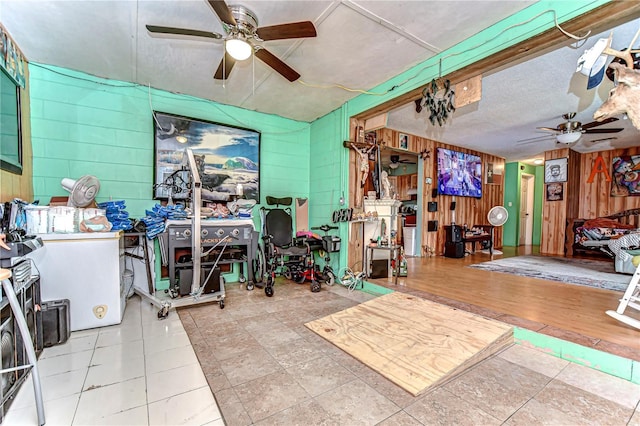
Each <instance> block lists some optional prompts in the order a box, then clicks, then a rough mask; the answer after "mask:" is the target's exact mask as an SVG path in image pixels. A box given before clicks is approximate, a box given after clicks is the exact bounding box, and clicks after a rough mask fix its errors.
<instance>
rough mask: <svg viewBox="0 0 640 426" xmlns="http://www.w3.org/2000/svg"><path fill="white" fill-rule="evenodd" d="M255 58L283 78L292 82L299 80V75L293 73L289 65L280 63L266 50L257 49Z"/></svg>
mask: <svg viewBox="0 0 640 426" xmlns="http://www.w3.org/2000/svg"><path fill="white" fill-rule="evenodd" d="M256 56H257V57H258V59H260V60H261V61H262V62H264V63H265V64H267V65H269V66H270V67H271V68H273V69H274V70H276V71H277V72H279V73H280V74H281V75H282V76H283V77H284V78H286V79H287V80H289V81H291V82H293V81H296V80H297V79H299V78H300V74H298V73H297V72H296V71H294V69H293V68H291V67H290V66H289V65H287V64H285V63H284V62H282V61H281V60H280V59H278V58H277V57H276V56H275V55H274V54H273V53H271V52H269V51H268V50H267V49H264V48H262V49H258V50H256Z"/></svg>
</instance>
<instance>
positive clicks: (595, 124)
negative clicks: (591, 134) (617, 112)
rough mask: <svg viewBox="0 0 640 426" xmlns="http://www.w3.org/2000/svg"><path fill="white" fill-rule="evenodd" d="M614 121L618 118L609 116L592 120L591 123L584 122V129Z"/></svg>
mask: <svg viewBox="0 0 640 426" xmlns="http://www.w3.org/2000/svg"><path fill="white" fill-rule="evenodd" d="M614 121H618V118H616V117H609V118H605V119H604V120H602V121H592V122H591V123H587V124H583V125H582V130H584V129H590V128H592V127H597V126H602V125H603V124H607V123H612V122H614Z"/></svg>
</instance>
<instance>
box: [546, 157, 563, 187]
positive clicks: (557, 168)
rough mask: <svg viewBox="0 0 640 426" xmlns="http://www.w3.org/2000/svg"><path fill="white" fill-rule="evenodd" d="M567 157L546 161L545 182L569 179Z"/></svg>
mask: <svg viewBox="0 0 640 426" xmlns="http://www.w3.org/2000/svg"><path fill="white" fill-rule="evenodd" d="M567 161H568V159H567V157H563V158H556V159H554V160H547V161H545V162H544V183H554V182H566V181H567Z"/></svg>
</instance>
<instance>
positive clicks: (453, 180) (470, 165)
mask: <svg viewBox="0 0 640 426" xmlns="http://www.w3.org/2000/svg"><path fill="white" fill-rule="evenodd" d="M438 194H441V195H457V196H460V197H475V198H481V197H482V160H481V159H480V157H479V156H477V155H473V154H466V153H464V152H458V151H453V150H451V149H445V148H438Z"/></svg>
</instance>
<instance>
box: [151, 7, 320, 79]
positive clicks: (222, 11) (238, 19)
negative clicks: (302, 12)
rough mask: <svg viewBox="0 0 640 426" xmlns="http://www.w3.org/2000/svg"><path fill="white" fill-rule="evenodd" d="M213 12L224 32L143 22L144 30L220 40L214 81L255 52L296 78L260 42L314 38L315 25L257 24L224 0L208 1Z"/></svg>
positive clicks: (244, 10) (248, 13)
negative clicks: (220, 54) (221, 45)
mask: <svg viewBox="0 0 640 426" xmlns="http://www.w3.org/2000/svg"><path fill="white" fill-rule="evenodd" d="M208 2H209V4H210V5H211V7H212V8H213V11H214V12H215V13H216V15H218V18H219V19H220V21H221V22H222V28H223V29H224V31H225V33H226V34H225V35H222V34H218V33H213V32H209V31H200V30H191V29H185V28H173V27H162V26H157V25H147V26H146V27H147V30H149V32H151V33H156V34H177V35H185V36H194V37H205V38H211V39H216V40H219V39H222V40H224V45H225V53H224V57H223V58H222V60H221V61H220V65H218V69H217V70H216V73H215V74H214V78H215V79H217V80H226V79H227V78H228V77H229V74H230V73H231V70H232V69H233V66H234V65H235V63H236V61H242V60H245V59H247V58H249V57H250V56H251V54H252V53H253V54H255V55H256V57H257V58H258V59H260V60H261V61H262V62H264V63H265V64H267V65H269V66H270V67H271V68H273V69H274V70H275V71H276V72H278V73H279V74H281V75H282V76H283V77H284V78H286V79H287V80H289V81H296V80H297V79H298V78H300V74H298V73H297V72H296V71H295V70H294V69H293V68H291V67H290V66H289V65H287V64H285V63H284V62H283V61H281V60H280V59H279V58H278V57H276V56H275V55H274V54H273V53H271V52H269V51H268V50H267V49H265V48H264V47H262V45H261V44H259V43H261V42H264V41H270V40H284V39H291V38H306V37H315V36H316V35H317V34H316V28H315V26H314V25H313V23H312V22H310V21H301V22H292V23H288V24H280V25H271V26H268V27H258V18H257V17H256V15H255V13H253V12H252V11H251V10H249V9H247V8H246V7H244V6H241V5H230V6H227V4H226V3H225V2H224V0H208Z"/></svg>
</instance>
